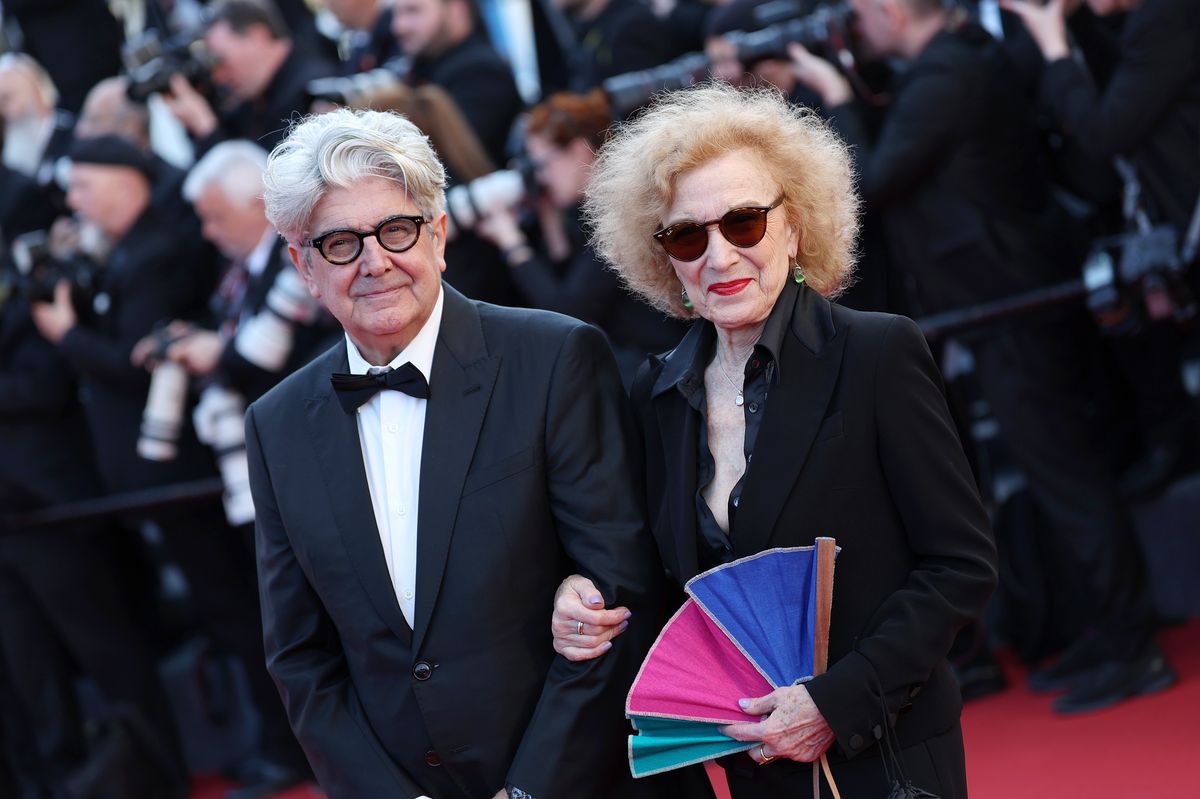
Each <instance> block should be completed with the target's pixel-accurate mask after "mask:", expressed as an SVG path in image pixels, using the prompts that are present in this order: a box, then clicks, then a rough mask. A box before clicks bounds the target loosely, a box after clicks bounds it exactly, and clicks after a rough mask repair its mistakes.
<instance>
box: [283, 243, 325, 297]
mask: <svg viewBox="0 0 1200 799" xmlns="http://www.w3.org/2000/svg"><path fill="white" fill-rule="evenodd" d="M288 257H289V258H291V259H292V266H294V267H296V271H297V272H299V273H300V278H301V279H302V280H303V281H304V285H305V286H307V287H308V293H309V294H311V295H312V298H313V299H314V300H319V299H321V288H320V287H319V286H318V285H317V281H315V280H313V276H312V270H311V269H309V266H308V262H307V261H305V259H304V256H303V255H302V254H301V253H300V251H299V250H297V249H296V248H295V247H293V246H292V244H291V242H288Z"/></svg>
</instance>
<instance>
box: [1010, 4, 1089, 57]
mask: <svg viewBox="0 0 1200 799" xmlns="http://www.w3.org/2000/svg"><path fill="white" fill-rule="evenodd" d="M1070 6H1071V10H1074V9H1075V8H1078V6H1079V4H1078V3H1077V2H1071V3H1070ZM1000 7H1001V8H1003V9H1004V10H1005V11H1011V12H1012V13H1014V14H1016V15H1017V16H1018V17H1020V18H1021V21H1022V22H1024V23H1025V27H1026V28H1028V29H1029V35H1030V36H1031V37H1033V40H1034V41H1035V42H1037V46H1038V49H1039V50H1041V51H1042V56H1043V57H1045V59H1046V60H1047V61H1057V60H1058V59H1060V58H1066V57H1067V56H1069V55H1070V54H1071V48H1070V47H1069V46H1068V45H1067V25H1066V22H1065V17H1066V15H1067V13H1068V12H1067V0H1049V1H1048V2H1047V3H1046V5H1044V6H1041V5H1037V4H1036V3H1030V2H1028V1H1027V0H1000Z"/></svg>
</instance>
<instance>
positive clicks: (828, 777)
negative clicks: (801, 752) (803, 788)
mask: <svg viewBox="0 0 1200 799" xmlns="http://www.w3.org/2000/svg"><path fill="white" fill-rule="evenodd" d="M822 771H824V772H825V781H826V782H828V783H829V790H830V791H832V792H833V799H842V795H841V794H840V793H838V787H837V783H836V782H834V781H833V772H832V771H830V769H829V758H828V757H826V756H825V755H821V762H820V767H819V768H818V766H817V762H816V761H813V799H821V772H822Z"/></svg>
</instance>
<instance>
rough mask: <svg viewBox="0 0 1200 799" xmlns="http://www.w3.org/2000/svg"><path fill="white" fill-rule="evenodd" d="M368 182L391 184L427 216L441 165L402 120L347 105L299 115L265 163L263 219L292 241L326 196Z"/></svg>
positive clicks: (432, 210)
mask: <svg viewBox="0 0 1200 799" xmlns="http://www.w3.org/2000/svg"><path fill="white" fill-rule="evenodd" d="M372 177H381V178H386V179H388V180H392V181H395V182H396V183H397V184H399V186H400V187H401V188H402V189H403V190H404V191H405V192H406V193H407V194H408V196H409V198H410V199H411V200H412V201H413V203H414V204H415V205H416V206H417V208H419V209H420V211H421V213H422V214H424V215H425V216H426V217H429V218H431V219H432V218H433V217H436V216H437V215H438V214H440V213H441V212H442V210H443V209H444V208H445V206H446V192H445V187H446V168H445V167H444V166H443V165H442V162H441V161H439V160H438V157H437V153H436V152H434V149H433V146H432V145H431V144H430V143H429V138H428V137H427V136H425V134H423V133H422V132H421V131H420V130H419V129H418V128H417V126H416V125H414V124H413V123H412V122H410V121H408V119H406V118H405V117H403V116H401V115H400V114H396V113H392V112H385V111H365V110H357V111H352V110H350V109H347V108H339V109H337V110H336V111H332V112H330V113H328V114H321V115H318V116H308V117H305V118H304V119H302V120H300V122H298V123H297V124H295V125H294V126H293V127H292V130H291V132H290V133H289V134H288V137H287V138H286V139H284V140H283V141H282V142H280V144H279V145H278V146H277V147H276V148H275V149H274V150H273V151H272V152H271V155H270V157H269V158H268V159H267V169H266V173H265V174H264V175H263V183H264V185H265V191H264V195H263V196H264V199H265V200H266V206H267V219H269V220H270V222H271V224H272V225H274V226H275V229H276V230H278V231H279V232H280V234H282V235H283V237H284V238H286V239H287V240H288V241H290V242H293V243H294V242H296V241H299V240H300V239H301V238H303V236H304V231H305V228H306V227H307V225H308V223H309V219H310V218H311V216H312V213H313V209H314V208H316V206H317V203H319V202H320V201H321V198H323V197H324V196H325V194H326V192H328V191H329V190H330V189H331V188H350V187H352V186H354V185H355V184H356V183H358V182H359V181H362V180H364V179H366V178H372Z"/></svg>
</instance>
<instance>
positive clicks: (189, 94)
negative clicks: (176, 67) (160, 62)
mask: <svg viewBox="0 0 1200 799" xmlns="http://www.w3.org/2000/svg"><path fill="white" fill-rule="evenodd" d="M163 101H164V102H165V103H166V104H167V108H169V109H170V110H171V113H172V114H174V115H175V118H176V119H178V120H179V121H180V122H181V123H182V124H183V126H184V127H185V128H187V131H188V133H190V134H192V136H193V137H194V138H197V139H203V138H204V137H205V136H208V135H209V134H211V133H212V132H213V131H214V130H216V129H217V114H216V112H215V111H213V109H212V106H211V105H209V104H208V100H205V99H204V95H202V94H200V92H198V91H196V90H195V89H194V88H193V87H192V84H190V83H188V82H187V79H186V78H184V77H183V76H182V75H179V74H175V75H172V76H171V91H170V93H169V94H164V95H163Z"/></svg>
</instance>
